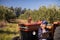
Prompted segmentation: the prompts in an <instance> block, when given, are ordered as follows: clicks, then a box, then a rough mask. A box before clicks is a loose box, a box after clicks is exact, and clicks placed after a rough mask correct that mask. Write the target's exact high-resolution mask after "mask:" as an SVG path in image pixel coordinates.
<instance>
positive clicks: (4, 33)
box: [0, 23, 19, 40]
mask: <svg viewBox="0 0 60 40" xmlns="http://www.w3.org/2000/svg"><path fill="white" fill-rule="evenodd" d="M16 36H19V27H18V24H12V23H7V24H6V26H5V27H3V28H0V40H12V38H14V37H16Z"/></svg>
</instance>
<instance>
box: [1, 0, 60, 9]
mask: <svg viewBox="0 0 60 40" xmlns="http://www.w3.org/2000/svg"><path fill="white" fill-rule="evenodd" d="M0 5H4V6H7V7H11V6H13V7H22V8H27V9H32V10H33V9H38V8H39V7H40V6H42V5H44V6H47V7H48V6H49V5H57V6H60V0H0Z"/></svg>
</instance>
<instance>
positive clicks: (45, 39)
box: [38, 21, 49, 40]
mask: <svg viewBox="0 0 60 40" xmlns="http://www.w3.org/2000/svg"><path fill="white" fill-rule="evenodd" d="M47 24H48V22H47V21H42V23H41V25H40V28H39V29H38V40H49V30H48V29H47V28H46V26H47Z"/></svg>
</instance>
